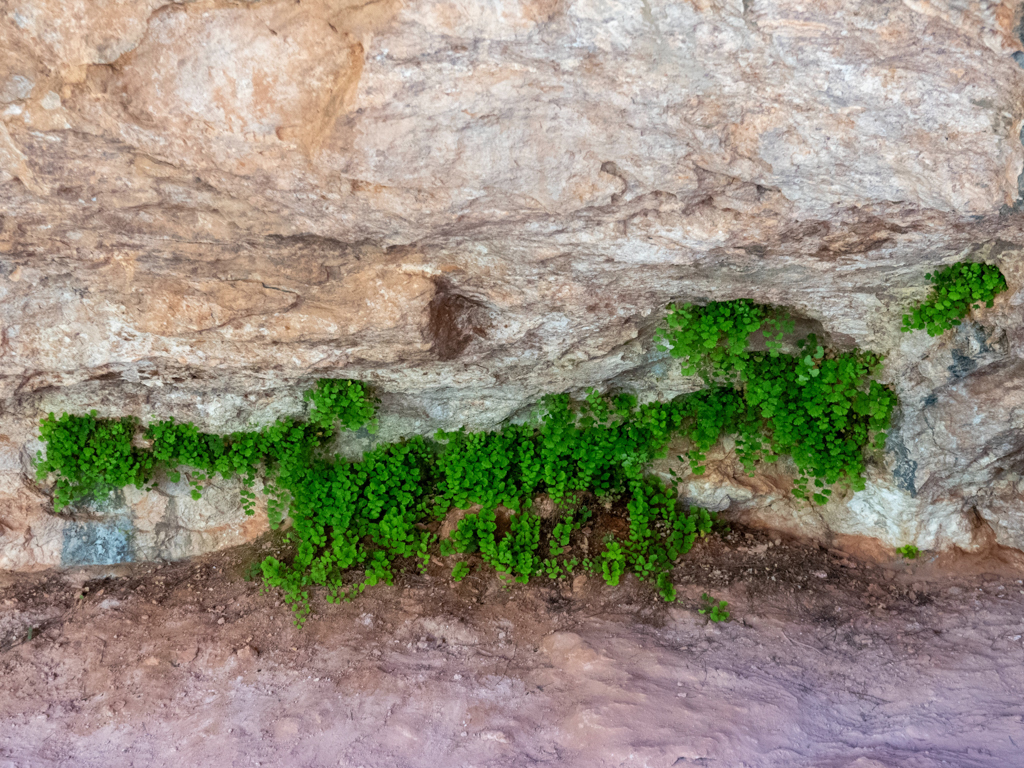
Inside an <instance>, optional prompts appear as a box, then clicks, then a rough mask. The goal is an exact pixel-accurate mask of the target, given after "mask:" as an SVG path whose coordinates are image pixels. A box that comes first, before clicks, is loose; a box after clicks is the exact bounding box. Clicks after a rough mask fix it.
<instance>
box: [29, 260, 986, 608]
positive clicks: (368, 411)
mask: <svg viewBox="0 0 1024 768" xmlns="http://www.w3.org/2000/svg"><path fill="white" fill-rule="evenodd" d="M929 277H930V278H931V280H932V282H933V283H934V284H935V291H934V294H933V296H932V298H931V299H929V301H928V302H926V303H925V304H922V305H921V306H919V307H917V308H915V309H914V310H913V313H912V314H911V315H908V316H907V317H905V318H904V330H910V329H914V328H927V329H928V332H929V333H930V334H932V335H935V333H936V332H937V333H941V332H942V330H945V329H946V328H949V327H952V325H955V324H956V323H957V322H959V318H962V317H963V316H965V315H966V313H967V312H968V311H969V310H970V308H971V307H972V306H975V307H976V306H978V305H979V302H984V303H986V304H987V306H991V305H992V298H993V297H994V296H995V295H996V294H997V293H999V292H1000V291H1002V290H1005V288H1006V282H1005V279H1003V276H1002V274H1001V273H999V271H998V270H997V269H995V268H994V267H989V266H986V265H978V264H958V265H953V266H952V267H949V268H947V269H945V270H942V271H940V272H938V273H936V274H935V275H934V276H929ZM793 328H794V322H793V320H792V318H791V317H790V316H789V314H788V313H787V312H786V311H785V310H783V309H780V308H778V307H771V306H767V305H763V304H758V303H756V302H753V301H751V300H749V299H740V300H736V301H726V302H711V303H709V304H707V305H705V306H698V305H694V304H678V305H672V306H670V307H669V312H668V317H667V321H666V325H665V327H664V328H662V329H661V330H660V331H659V342H660V346H661V348H662V349H663V350H668V351H669V352H670V353H671V355H672V356H673V357H675V358H677V359H680V360H681V361H682V370H683V372H684V373H685V374H688V375H698V376H700V377H701V378H702V379H703V381H704V383H705V387H704V388H703V389H701V390H700V391H697V392H694V393H691V394H688V395H684V396H681V397H678V398H676V399H674V400H672V401H671V402H655V403H646V404H640V403H639V402H638V401H637V399H636V397H634V396H632V395H629V394H624V393H622V394H614V395H609V394H601V393H599V392H598V391H597V390H593V389H592V390H589V391H588V392H587V394H586V396H585V397H584V398H583V399H582V400H578V401H577V400H573V399H572V398H571V397H570V396H569V395H567V394H555V395H548V396H547V397H545V398H544V399H543V401H542V403H541V408H540V411H539V413H538V415H537V417H536V418H534V419H533V420H531V421H528V422H526V423H524V424H507V425H505V426H503V427H501V428H500V429H496V430H492V431H482V432H467V431H466V430H464V429H460V430H456V431H447V432H445V431H441V432H438V433H437V434H436V435H435V436H434V437H433V438H426V437H422V436H415V437H410V438H405V439H401V440H398V441H396V442H394V443H390V444H383V445H379V446H377V447H376V448H374V449H373V450H371V451H368V452H367V453H365V454H364V455H363V456H362V457H361V458H359V459H357V460H350V459H347V458H344V457H340V456H334V455H329V454H328V453H327V451H326V450H325V446H326V445H327V444H328V443H329V441H330V440H331V439H332V438H333V437H334V435H335V434H336V431H337V430H339V429H347V430H352V429H362V428H365V429H367V430H368V431H370V432H375V431H376V427H377V422H376V420H375V416H376V408H377V401H376V399H375V398H374V396H373V393H372V392H371V390H370V389H369V388H368V387H367V386H366V385H365V384H363V383H361V382H357V381H348V380H339V379H329V380H321V381H319V382H318V383H317V385H316V387H315V388H314V389H312V390H310V391H309V392H307V393H306V394H305V399H306V400H307V401H308V402H309V403H310V404H311V408H310V412H309V416H308V419H306V420H304V421H303V420H298V419H282V420H279V421H277V422H275V423H274V424H271V425H268V426H266V427H263V428H262V429H258V430H253V431H239V432H234V433H232V434H229V435H216V434H209V433H204V432H200V431H199V430H198V428H197V427H196V426H195V425H193V424H188V423H178V422H176V421H175V420H174V419H168V420H163V421H153V422H151V423H149V424H148V425H147V426H143V425H142V424H141V422H139V421H138V420H137V419H132V418H120V419H104V418H98V417H97V414H96V412H95V411H93V412H92V413H91V414H89V415H88V416H73V415H68V414H64V415H62V416H61V417H60V418H57V417H55V416H54V414H52V413H51V414H50V415H49V416H47V417H46V418H44V419H43V420H42V422H41V425H40V433H41V438H42V440H43V442H45V443H46V446H47V450H46V456H45V458H44V457H43V456H42V455H41V454H40V455H39V457H38V459H37V471H38V476H39V479H41V480H42V479H44V478H46V477H47V476H49V475H51V474H52V475H54V476H55V478H56V485H55V491H54V508H55V510H56V511H57V512H60V511H61V510H62V509H63V508H65V507H66V506H67V505H68V504H72V503H74V502H76V501H78V500H81V499H83V498H85V497H88V496H93V495H96V494H102V493H105V492H107V491H109V490H110V489H113V488H120V487H123V486H126V485H135V486H137V487H139V488H144V487H151V484H152V483H153V482H154V481H155V478H156V476H157V473H158V472H165V473H167V474H168V476H169V477H170V478H171V479H172V480H174V481H177V480H179V479H180V477H181V473H182V471H186V473H187V475H188V477H189V482H190V483H191V484H192V488H193V495H194V496H196V497H198V496H199V494H200V493H201V489H202V484H203V483H204V482H205V481H206V480H208V479H210V478H212V477H213V476H215V475H220V476H222V477H224V478H230V477H234V476H236V475H237V476H239V477H240V478H241V481H242V486H243V487H242V492H241V493H242V502H243V506H244V507H245V509H246V511H247V512H248V513H250V514H251V513H252V512H253V511H254V509H255V504H256V494H255V490H254V488H255V484H256V479H257V476H258V474H259V473H262V474H263V479H264V486H263V487H264V492H265V493H266V494H267V496H268V514H269V517H270V523H271V526H272V527H273V528H277V527H279V526H280V525H281V522H282V521H283V519H284V517H285V515H287V516H288V517H289V519H290V521H291V528H290V529H289V530H288V532H287V534H286V535H287V537H288V538H289V540H290V541H291V542H292V543H293V544H294V545H295V546H294V555H293V556H292V557H291V558H290V559H289V560H288V561H287V562H286V561H284V560H278V559H277V558H275V557H273V556H271V557H268V558H266V559H265V560H264V561H263V563H262V564H261V567H260V571H261V573H262V577H263V580H264V584H265V586H266V587H268V588H271V587H277V588H280V589H281V590H283V592H284V595H285V598H286V600H287V601H288V602H289V603H290V604H291V605H292V607H293V610H294V611H295V614H296V619H297V620H298V621H299V622H300V623H301V622H302V621H303V620H304V619H305V617H306V615H307V614H308V612H309V597H310V590H311V589H313V588H322V589H324V590H326V593H327V596H328V600H330V601H338V600H347V599H350V598H351V597H353V596H354V595H356V594H358V593H360V592H362V591H363V589H365V588H366V587H367V586H372V585H374V584H379V583H391V581H392V579H393V578H394V573H395V568H396V567H397V566H398V565H399V564H400V563H401V562H403V561H408V562H410V563H414V564H416V565H417V566H418V567H419V568H421V569H425V568H426V566H427V564H428V563H429V561H430V558H431V557H432V556H433V555H435V554H440V555H441V556H444V557H447V556H457V557H458V559H457V561H456V562H455V564H454V568H453V570H452V577H453V579H455V580H456V581H459V580H461V579H463V578H465V577H466V576H468V575H469V573H470V572H471V569H472V566H471V564H470V561H469V560H467V559H466V556H477V557H478V558H479V559H480V560H481V561H483V563H485V564H487V565H489V566H491V567H493V568H494V569H495V570H496V571H497V572H498V573H499V574H500V575H501V576H502V578H503V579H505V580H507V581H508V582H510V583H511V582H519V583H526V582H528V581H529V579H530V578H531V577H533V576H535V575H544V576H547V577H549V578H552V579H558V578H567V577H569V576H571V575H572V574H573V573H574V572H576V571H579V570H586V571H591V572H595V573H599V574H600V575H601V576H602V577H603V578H604V580H605V581H606V582H607V583H608V584H611V585H614V584H617V583H619V580H620V579H621V578H622V576H623V575H624V574H626V573H633V574H635V575H636V576H637V577H638V578H640V579H643V580H649V581H651V582H653V583H654V584H655V585H656V586H657V588H658V590H659V592H660V593H661V595H662V596H663V597H664V598H665V599H666V600H673V599H675V588H674V586H673V585H672V581H671V570H672V567H673V565H674V564H675V563H676V561H677V560H678V559H679V558H680V557H681V556H683V555H684V554H686V552H688V551H689V549H690V548H691V547H692V546H693V544H694V542H695V540H696V539H697V538H698V537H700V536H704V535H706V534H707V533H708V532H709V531H710V530H711V528H712V525H713V519H712V516H711V514H710V513H709V512H708V511H707V510H704V509H700V508H697V507H689V506H684V505H681V504H680V503H679V502H678V494H677V490H676V488H675V485H674V482H673V483H667V482H665V481H663V480H661V479H660V478H658V477H656V476H652V475H650V474H648V473H647V472H646V468H647V467H648V465H649V464H650V463H651V462H652V461H653V460H655V459H658V458H662V457H664V456H665V455H666V453H667V447H668V444H669V441H670V440H671V439H672V438H673V437H675V436H677V435H679V436H683V437H686V438H688V439H689V441H690V443H691V445H692V447H691V448H690V450H689V451H688V453H687V458H688V460H689V463H690V466H691V469H692V471H693V472H695V473H697V474H700V473H702V472H703V468H702V463H703V461H704V460H705V458H706V455H707V451H708V450H709V449H710V448H711V447H712V446H713V445H714V444H715V443H716V442H717V441H718V440H719V439H720V438H721V437H722V436H723V435H734V436H735V438H736V446H737V454H738V456H739V458H740V460H741V462H742V463H743V465H744V466H745V467H746V469H747V470H748V471H751V472H752V471H753V468H754V465H755V462H758V461H768V462H771V461H775V460H776V459H777V458H778V457H779V456H782V455H789V456H791V457H792V459H793V461H794V463H795V464H796V467H797V469H798V472H799V476H798V478H797V480H796V482H795V487H794V491H793V493H794V495H795V496H797V497H798V498H803V499H807V500H809V501H813V502H814V503H819V504H822V503H825V502H826V501H827V500H828V498H829V495H830V494H831V492H832V490H831V488H830V486H832V485H834V484H836V483H844V484H846V485H847V486H849V487H850V488H852V489H853V490H860V489H863V488H864V479H863V475H864V469H865V462H866V452H867V451H868V450H870V449H871V448H880V447H882V445H883V442H884V433H885V430H886V429H887V428H888V426H889V423H890V418H891V415H892V411H893V408H894V406H895V403H896V398H895V394H894V393H893V392H892V390H891V389H889V388H888V387H886V386H884V385H882V384H880V383H879V382H878V381H877V380H876V376H877V375H878V373H879V371H880V369H881V366H882V357H881V356H880V355H877V354H875V353H872V352H865V351H860V350H853V351H837V350H834V349H831V348H828V347H826V346H825V345H824V344H823V343H822V342H821V341H820V340H819V339H818V338H817V337H816V336H814V335H813V334H811V335H808V336H807V337H806V338H804V339H800V340H798V341H796V343H795V344H794V345H790V346H789V347H788V348H787V347H786V345H784V339H785V337H786V336H787V335H789V334H791V333H792V332H793ZM758 335H760V339H761V340H763V351H760V350H759V349H756V348H755V346H760V345H755V344H754V342H755V341H757V340H758ZM787 349H788V351H787ZM680 458H682V457H680ZM673 474H674V473H673ZM812 483H813V488H812ZM538 494H547V495H548V496H550V498H551V499H552V500H553V501H554V502H555V503H556V504H557V505H559V506H560V508H561V509H562V512H563V514H562V516H561V517H560V518H559V519H558V520H555V521H552V522H545V521H543V520H542V519H541V518H540V517H539V516H538V515H536V514H534V512H533V501H534V499H535V498H536V497H537V496H538ZM584 494H591V495H592V496H593V497H595V498H596V499H597V500H599V501H601V500H603V501H606V502H619V503H620V504H622V505H624V507H625V510H626V512H627V514H628V528H627V529H626V530H624V531H617V532H616V531H610V530H609V531H606V532H604V533H603V537H602V540H601V541H600V546H599V548H598V549H597V550H596V551H592V552H587V553H585V554H587V555H588V557H584V558H580V557H572V556H570V553H571V551H572V547H571V543H572V541H573V540H574V537H577V538H578V532H579V531H580V530H581V529H582V528H583V527H584V526H587V525H590V524H592V523H593V520H592V517H593V514H594V512H593V509H592V508H591V507H589V506H587V505H583V504H580V503H579V500H580V499H581V498H582V497H583V495H584ZM452 508H459V509H462V510H468V509H473V511H472V512H469V513H468V514H465V515H464V516H463V517H462V518H461V519H460V520H459V522H458V525H457V527H456V528H455V530H454V531H453V532H452V534H451V535H450V536H449V537H447V538H445V539H443V540H440V541H439V540H438V536H437V534H435V533H434V532H432V531H433V530H436V529H437V527H438V526H437V525H436V523H437V522H438V521H440V520H441V519H442V518H444V517H445V515H446V514H447V513H448V511H449V510H450V509H452ZM499 511H500V512H501V513H502V515H505V514H506V513H508V514H507V515H506V516H505V517H503V518H502V519H501V520H499ZM911 551H912V552H913V554H911ZM900 552H901V553H902V554H903V555H904V556H905V557H914V556H916V554H917V550H916V549H915V548H913V547H912V546H909V545H908V547H903V548H901V550H900ZM354 571H355V572H361V578H358V579H357V580H355V581H353V580H352V579H351V578H350V577H348V574H349V573H351V572H354ZM704 597H705V598H707V600H706V604H705V605H704V607H703V608H702V610H701V613H707V614H708V616H709V618H710V619H711V620H712V621H725V620H728V618H729V614H728V611H727V605H726V603H725V601H720V602H717V603H716V602H714V601H713V600H711V599H710V598H709V597H708V596H707V595H705V596H704Z"/></svg>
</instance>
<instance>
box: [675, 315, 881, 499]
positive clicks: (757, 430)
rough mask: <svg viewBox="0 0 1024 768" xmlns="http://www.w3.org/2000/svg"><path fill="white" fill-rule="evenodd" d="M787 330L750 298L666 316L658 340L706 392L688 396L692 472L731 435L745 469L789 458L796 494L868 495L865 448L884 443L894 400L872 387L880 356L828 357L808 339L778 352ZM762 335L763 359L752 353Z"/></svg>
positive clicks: (786, 323) (788, 325)
mask: <svg viewBox="0 0 1024 768" xmlns="http://www.w3.org/2000/svg"><path fill="white" fill-rule="evenodd" d="M792 328H793V321H792V320H791V319H790V318H789V317H788V316H787V314H786V313H785V311H784V310H781V309H779V308H776V307H769V306H765V305H761V304H756V303H754V302H751V301H748V300H746V299H742V300H739V301H729V302H711V303H710V304H708V305H706V306H696V305H693V304H683V305H673V306H671V307H670V308H669V316H668V323H667V328H665V329H664V330H663V331H662V332H661V340H662V342H663V348H667V349H668V350H669V352H670V353H671V354H672V356H673V357H677V358H681V359H682V360H683V363H682V368H683V373H684V374H694V373H696V374H698V375H700V376H701V377H702V378H703V379H704V381H705V383H706V384H707V387H706V388H705V389H703V390H701V391H700V392H697V393H695V394H693V395H689V396H688V398H687V400H688V402H689V404H690V407H691V408H692V409H693V411H694V412H695V414H696V415H697V418H696V421H697V424H698V427H697V428H696V429H695V430H694V431H692V432H691V433H690V434H689V435H688V436H689V437H690V439H691V440H692V441H693V443H694V448H693V449H692V450H691V451H690V453H689V458H690V462H691V465H692V468H693V471H694V472H696V473H700V471H701V469H700V464H701V462H702V461H703V460H704V458H705V456H706V452H707V450H708V449H709V448H711V446H713V445H714V444H715V443H716V442H717V441H718V439H719V438H720V437H721V436H722V435H723V434H732V435H735V436H736V452H737V455H738V456H739V458H740V461H741V462H742V463H743V465H744V466H745V467H746V469H747V470H748V471H753V467H754V463H755V462H756V461H768V462H771V461H775V460H776V459H777V458H778V457H779V456H782V455H789V456H791V457H792V458H793V461H794V463H795V464H796V466H797V469H798V470H799V476H798V478H797V480H796V483H795V487H794V491H793V494H794V495H795V496H797V497H798V498H805V499H807V498H809V499H812V500H813V501H814V502H815V503H818V504H824V503H825V502H826V501H827V500H828V497H829V496H830V495H831V493H832V491H831V489H830V488H829V487H828V486H830V485H832V484H834V483H837V482H844V483H846V484H848V485H849V486H850V487H851V488H852V489H853V490H855V491H856V490H862V489H863V488H864V480H863V473H864V468H865V464H864V462H865V449H866V448H870V447H876V448H881V447H882V446H883V445H884V440H885V434H884V433H885V430H886V429H888V427H889V422H890V418H891V415H892V410H893V407H894V406H895V404H896V395H895V393H894V392H893V391H892V390H891V389H890V388H889V387H886V386H884V385H882V384H880V383H879V382H878V381H876V380H875V378H874V377H875V376H876V375H877V374H878V372H879V371H880V370H881V367H882V360H883V358H882V356H881V355H876V354H875V353H873V352H863V351H859V350H857V351H852V352H839V351H836V350H833V349H826V348H825V347H824V346H823V345H822V344H821V343H819V340H818V339H817V337H816V336H815V335H814V334H810V335H808V336H807V337H806V338H804V339H801V340H799V341H797V342H796V350H797V351H796V354H783V352H782V338H783V336H784V335H785V334H786V333H789V332H791V331H792ZM758 332H760V333H762V334H763V336H764V339H765V341H766V345H765V346H766V347H767V349H766V351H763V352H759V351H753V350H752V349H751V337H752V336H754V334H756V333H758ZM812 482H813V487H814V490H811V488H810V484H811V483H812Z"/></svg>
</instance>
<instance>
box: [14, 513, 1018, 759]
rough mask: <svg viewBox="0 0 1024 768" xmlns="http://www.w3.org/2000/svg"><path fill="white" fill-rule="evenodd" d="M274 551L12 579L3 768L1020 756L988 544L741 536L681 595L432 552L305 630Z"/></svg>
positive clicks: (688, 581)
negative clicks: (270, 586) (856, 551)
mask: <svg viewBox="0 0 1024 768" xmlns="http://www.w3.org/2000/svg"><path fill="white" fill-rule="evenodd" d="M270 546H273V544H272V542H270V541H266V542H258V543H257V544H255V545H252V546H249V547H246V548H243V549H239V550H234V551H232V552H228V553H222V554H219V555H216V556H211V557H208V558H205V559H203V560H201V561H193V562H190V563H180V564H168V565H164V566H162V567H157V566H154V565H150V566H133V567H127V568H118V569H109V568H107V569H96V568H93V569H86V570H82V571H75V572H68V573H64V574H56V575H46V574H43V575H36V576H16V577H15V576H6V577H2V578H3V579H4V580H3V581H0V674H2V692H0V766H2V767H3V768H8V767H13V766H17V768H35V767H36V766H39V767H42V766H75V768H89V767H91V766H97V767H98V766H103V767H104V768H106V767H108V766H140V767H141V766H153V767H157V766H217V767H218V768H228V767H229V766H230V767H234V766H260V765H262V766H288V767H290V766H303V767H304V766H309V767H314V766H316V767H319V766H351V767H352V768H356V767H357V766H363V767H364V768H385V766H398V767H400V768H414V767H418V766H423V767H424V768H435V767H437V766H467V767H468V766H479V767H481V768H482V767H483V766H488V767H490V766H533V765H554V766H587V767H588V768H597V767H599V766H659V767H661V766H665V767H667V766H710V767H713V768H718V767H721V768H741V767H746V768H753V767H755V766H757V767H760V766H773V767H774V766H787V767H793V768H797V767H800V766H815V767H816V768H833V767H834V768H880V767H881V766H885V767H886V768H889V767H893V768H895V767H897V766H898V767H899V768H932V767H933V766H936V767H937V766H955V767H956V768H970V767H971V766H978V767H979V768H980V767H981V766H984V767H986V768H990V767H991V768H997V767H998V768H1012V767H1013V766H1024V752H1022V750H1021V748H1022V747H1024V648H1022V635H1024V611H1022V608H1024V581H1022V579H1024V574H1022V573H1021V572H1020V571H1019V570H1014V567H1013V566H1010V565H1008V564H1007V562H1005V561H1000V560H999V559H998V558H993V557H990V558H989V559H988V560H984V561H977V560H974V561H967V560H960V561H952V562H934V561H933V562H927V561H926V562H921V561H918V562H915V563H912V564H911V563H892V564H886V565H882V566H874V565H870V564H868V563H865V562H858V561H856V560H854V559H852V558H850V557H849V556H844V554H843V553H839V552H835V551H834V550H833V551H831V552H830V551H825V550H821V549H819V548H816V547H809V546H806V545H801V544H798V543H786V542H782V544H781V546H779V545H774V544H773V542H772V540H771V539H770V538H769V537H768V536H767V535H764V534H754V533H745V532H733V533H730V534H727V535H726V536H725V537H724V538H723V537H718V536H715V537H710V538H709V539H708V540H707V541H706V542H704V543H702V544H700V545H698V547H696V548H695V549H694V551H693V552H692V553H691V554H690V556H689V557H688V559H687V561H686V564H685V565H684V566H683V567H681V568H680V569H679V570H678V580H679V581H680V582H682V585H681V588H680V598H679V601H678V602H677V603H676V604H674V605H666V604H664V603H661V602H659V601H658V600H657V599H656V598H655V596H654V594H653V592H652V591H651V590H650V588H649V587H648V586H646V585H643V584H640V583H638V582H637V581H635V580H634V579H632V578H629V579H625V580H624V581H623V584H622V585H620V586H619V587H617V588H608V587H606V586H604V585H603V584H601V583H599V582H598V581H596V580H595V579H593V578H591V579H589V580H578V581H577V582H576V583H575V584H573V585H565V586H561V587H560V586H557V585H551V584H550V583H548V582H547V581H546V580H544V581H538V582H537V583H535V584H531V585H530V586H529V587H518V586H517V587H513V588H510V589H508V588H503V587H501V585H500V584H499V583H498V582H497V580H496V579H495V578H494V577H493V575H491V576H487V575H485V574H482V573H474V574H473V575H471V576H470V577H468V578H467V579H466V580H465V581H463V582H462V583H460V584H453V583H451V582H450V581H449V580H448V578H447V576H446V575H445V574H446V570H445V569H443V568H442V567H441V566H437V567H436V568H435V569H433V570H432V571H431V572H430V573H429V574H428V575H426V576H419V575H407V576H403V577H402V578H401V579H400V583H398V584H396V585H395V586H394V587H384V588H377V589H375V590H372V591H370V592H368V593H367V594H366V595H364V596H363V597H361V598H359V599H357V600H356V601H355V602H353V603H351V604H346V605H340V606H328V605H326V604H323V603H317V604H315V611H314V615H313V617H312V618H311V619H310V621H309V622H308V624H307V625H306V627H305V628H304V629H296V628H294V627H293V626H292V622H291V618H290V614H289V612H288V610H287V608H285V607H284V606H282V605H280V603H279V601H278V598H277V596H276V595H262V594H260V591H259V587H258V585H257V584H255V583H253V582H250V581H246V580H245V579H244V578H243V574H244V572H245V570H246V567H247V565H248V564H249V563H251V562H252V561H253V560H254V559H255V558H256V557H257V556H258V555H259V554H261V553H262V552H263V551H265V550H264V549H263V548H265V547H270ZM951 572H954V573H955V575H950V573H951ZM705 590H706V591H708V592H711V593H712V594H714V595H715V596H716V597H721V598H724V599H727V600H728V601H729V603H730V607H731V610H732V617H733V618H732V621H730V622H729V623H727V624H722V625H714V624H709V623H708V622H707V621H706V619H705V618H704V617H703V616H700V615H699V614H698V613H697V612H696V608H697V606H698V598H699V595H700V594H701V592H703V591H705ZM30 630H31V632H30ZM30 636H31V639H29V638H30Z"/></svg>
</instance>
